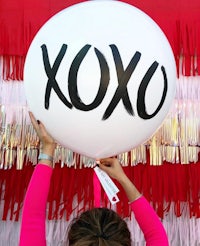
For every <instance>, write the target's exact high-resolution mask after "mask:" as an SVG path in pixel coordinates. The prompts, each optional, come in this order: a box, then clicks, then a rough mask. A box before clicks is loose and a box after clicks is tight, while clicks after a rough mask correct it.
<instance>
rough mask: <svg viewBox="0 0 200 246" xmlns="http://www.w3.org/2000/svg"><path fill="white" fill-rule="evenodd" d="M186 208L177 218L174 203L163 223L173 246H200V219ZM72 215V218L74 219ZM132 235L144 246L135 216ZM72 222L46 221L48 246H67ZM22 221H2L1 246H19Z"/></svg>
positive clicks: (137, 245)
mask: <svg viewBox="0 0 200 246" xmlns="http://www.w3.org/2000/svg"><path fill="white" fill-rule="evenodd" d="M182 206H183V207H184V210H183V214H182V216H181V217H176V215H175V213H174V211H173V209H174V207H173V203H172V204H171V208H170V210H169V212H168V213H166V214H165V217H164V219H163V220H162V223H163V225H164V227H165V230H166V232H167V235H168V239H169V243H170V245H171V246H199V245H200V218H199V219H197V218H194V217H192V218H189V215H188V214H189V213H188V212H187V206H188V205H187V204H186V203H182ZM2 211H3V204H1V206H0V215H1V213H2ZM73 216H75V214H74V215H72V218H71V219H73ZM125 220H126V222H127V224H128V227H129V229H130V231H131V235H132V240H133V243H132V246H144V245H145V241H144V236H143V233H142V232H141V230H140V228H139V226H138V224H137V222H136V220H135V218H134V216H132V219H131V220H130V219H129V218H127V219H125ZM69 224H70V221H65V220H64V219H61V220H53V221H46V240H47V246H67V228H68V226H69ZM19 231H20V221H19V222H14V221H9V220H8V221H6V222H5V221H0V238H1V240H0V246H18V241H19Z"/></svg>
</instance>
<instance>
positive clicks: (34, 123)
mask: <svg viewBox="0 0 200 246" xmlns="http://www.w3.org/2000/svg"><path fill="white" fill-rule="evenodd" d="M29 116H30V119H31V123H32V124H33V127H34V128H38V122H37V120H36V119H35V117H34V115H33V113H32V112H29Z"/></svg>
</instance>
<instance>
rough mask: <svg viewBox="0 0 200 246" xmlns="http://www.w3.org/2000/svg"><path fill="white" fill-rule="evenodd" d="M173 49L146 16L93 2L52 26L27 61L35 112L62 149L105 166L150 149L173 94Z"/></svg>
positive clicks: (26, 75) (68, 11) (64, 12)
mask: <svg viewBox="0 0 200 246" xmlns="http://www.w3.org/2000/svg"><path fill="white" fill-rule="evenodd" d="M175 82H176V66H175V62H174V57H173V52H172V50H171V47H170V45H169V42H168V40H167V38H166V37H165V35H164V34H163V32H162V31H161V29H160V28H159V27H158V25H157V24H156V23H155V22H154V21H153V20H152V19H151V18H150V17H148V16H147V15H146V14H145V13H143V12H142V11H141V10H139V9H137V8H135V7H133V6H131V5H129V4H126V3H122V2H120V1H88V2H83V3H80V4H75V5H73V6H71V7H68V8H66V9H64V10H62V11H61V12H59V13H58V14H56V15H55V16H53V17H52V18H51V19H50V20H48V21H47V22H46V23H45V24H44V25H43V26H42V28H41V29H40V30H39V32H38V33H37V34H36V36H35V37H34V39H33V41H32V43H31V45H30V48H29V50H28V53H27V57H26V61H25V70H24V83H25V91H26V97H27V102H28V105H29V108H30V110H31V111H32V112H33V113H34V115H35V116H36V117H37V118H38V119H39V120H41V121H42V122H43V123H44V125H45V126H46V128H47V130H48V131H49V132H50V133H51V134H52V136H53V137H54V138H55V139H56V140H57V141H58V142H59V143H60V144H61V145H63V146H65V147H67V148H69V149H72V150H73V151H75V152H77V153H80V154H83V155H86V156H89V157H92V158H103V157H108V156H113V155H116V154H118V153H122V152H125V151H128V150H130V149H132V148H134V147H135V146H137V145H139V144H141V143H143V142H145V141H146V140H147V139H149V138H150V137H151V136H152V134H154V133H155V131H156V130H157V129H158V127H159V126H160V125H161V123H162V122H163V120H164V119H165V117H166V115H167V113H168V111H169V109H170V106H171V103H172V101H173V98H174V94H175Z"/></svg>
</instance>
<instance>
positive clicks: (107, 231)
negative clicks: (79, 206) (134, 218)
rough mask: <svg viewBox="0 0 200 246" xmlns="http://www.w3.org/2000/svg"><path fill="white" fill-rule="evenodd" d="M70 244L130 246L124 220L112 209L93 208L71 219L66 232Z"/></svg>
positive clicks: (72, 245)
mask: <svg viewBox="0 0 200 246" xmlns="http://www.w3.org/2000/svg"><path fill="white" fill-rule="evenodd" d="M68 239H69V245H70V246H97V245H98V246H130V245H131V236H130V231H129V229H128V226H127V224H126V222H125V221H124V220H123V219H122V218H121V217H120V216H119V215H118V214H117V213H116V212H114V211H113V210H111V209H107V208H94V209H91V210H88V211H86V212H84V213H82V214H81V215H80V216H79V217H78V218H76V219H74V220H73V221H72V224H71V226H70V229H69V233H68Z"/></svg>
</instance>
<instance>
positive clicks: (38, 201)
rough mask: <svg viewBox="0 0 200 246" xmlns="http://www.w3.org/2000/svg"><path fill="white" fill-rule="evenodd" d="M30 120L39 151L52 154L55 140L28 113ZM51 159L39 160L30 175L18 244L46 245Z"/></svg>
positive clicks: (25, 245)
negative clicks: (37, 140) (35, 134)
mask: <svg viewBox="0 0 200 246" xmlns="http://www.w3.org/2000/svg"><path fill="white" fill-rule="evenodd" d="M30 118H31V122H32V124H33V126H34V128H35V130H36V132H37V134H38V136H39V138H40V142H41V145H42V146H41V151H42V153H45V154H47V155H49V156H53V153H54V149H55V142H54V140H53V138H52V137H51V136H50V135H49V134H48V133H47V132H46V130H45V127H44V125H43V124H42V123H40V122H39V121H36V120H35V118H34V116H33V115H32V114H31V113H30ZM52 165H53V163H52V161H50V160H46V159H44V160H40V164H38V165H37V166H36V168H35V170H34V172H33V175H32V177H31V180H30V183H29V186H28V189H27V192H26V196H25V200H24V206H23V211H22V222H21V230H20V243H19V245H20V246H27V245H29V246H35V245H38V246H44V245H46V236H45V221H46V203H47V197H48V192H49V187H50V180H51V175H52V171H53V168H52Z"/></svg>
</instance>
